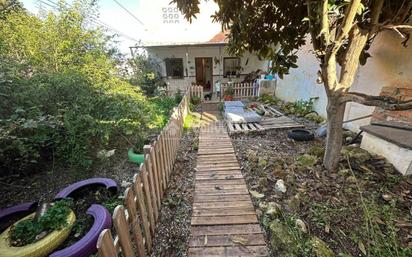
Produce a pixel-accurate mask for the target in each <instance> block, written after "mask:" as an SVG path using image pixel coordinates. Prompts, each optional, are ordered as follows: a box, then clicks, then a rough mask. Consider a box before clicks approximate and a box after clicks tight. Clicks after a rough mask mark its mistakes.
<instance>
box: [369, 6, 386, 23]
mask: <svg viewBox="0 0 412 257" xmlns="http://www.w3.org/2000/svg"><path fill="white" fill-rule="evenodd" d="M383 2H384V0H374V1H373V3H372V11H371V13H372V14H371V25H372V26H375V25H376V24H378V22H379V16H380V14H381V11H382V6H383Z"/></svg>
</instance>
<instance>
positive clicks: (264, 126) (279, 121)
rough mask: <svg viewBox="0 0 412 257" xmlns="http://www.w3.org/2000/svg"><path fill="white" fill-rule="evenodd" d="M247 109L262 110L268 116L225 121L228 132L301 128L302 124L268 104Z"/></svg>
mask: <svg viewBox="0 0 412 257" xmlns="http://www.w3.org/2000/svg"><path fill="white" fill-rule="evenodd" d="M249 110H252V111H257V110H262V111H265V112H268V113H269V116H267V117H263V118H262V121H261V122H259V123H257V122H252V123H243V124H234V123H231V122H229V121H228V122H227V127H228V130H229V134H231V135H232V134H238V133H248V132H262V131H266V130H269V129H284V128H302V127H304V125H302V124H299V123H297V122H296V121H294V120H292V119H291V118H288V117H286V116H285V115H284V114H283V113H281V112H280V111H278V110H276V109H274V108H273V107H270V106H268V105H262V104H258V105H257V106H256V107H253V108H249Z"/></svg>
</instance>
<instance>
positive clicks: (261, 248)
mask: <svg viewBox="0 0 412 257" xmlns="http://www.w3.org/2000/svg"><path fill="white" fill-rule="evenodd" d="M197 256H202V257H218V256H248V257H249V256H250V257H252V256H268V252H267V248H266V242H265V239H264V236H263V233H262V230H261V228H260V225H259V222H258V220H257V217H256V213H255V210H254V208H253V205H252V201H251V199H250V196H249V192H248V189H247V187H246V183H245V181H244V179H243V176H242V173H241V172H240V167H239V163H238V162H237V159H236V156H235V153H234V149H233V146H232V143H231V140H230V137H229V135H228V133H227V129H226V128H225V127H224V125H223V122H222V121H217V122H213V123H210V124H209V125H207V126H205V127H202V128H201V130H200V135H199V151H198V157H197V172H196V180H195V193H194V203H193V214H192V221H191V237H190V241H189V257H197Z"/></svg>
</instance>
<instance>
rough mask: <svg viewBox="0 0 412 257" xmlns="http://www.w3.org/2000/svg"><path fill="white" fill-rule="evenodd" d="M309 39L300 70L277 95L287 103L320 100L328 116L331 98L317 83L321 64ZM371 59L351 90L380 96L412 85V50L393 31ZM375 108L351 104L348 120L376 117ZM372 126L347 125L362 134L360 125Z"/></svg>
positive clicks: (382, 36) (361, 122)
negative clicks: (387, 90) (388, 89)
mask: <svg viewBox="0 0 412 257" xmlns="http://www.w3.org/2000/svg"><path fill="white" fill-rule="evenodd" d="M312 51H313V49H312V46H311V44H310V41H309V40H308V42H307V44H306V45H305V46H303V47H302V48H301V49H300V50H299V52H298V55H299V59H298V63H297V64H298V66H299V67H298V68H296V69H291V70H290V74H289V75H286V76H285V77H284V78H283V79H282V80H279V81H278V84H277V88H276V95H277V96H278V97H279V98H281V99H283V100H286V101H296V100H298V99H308V98H309V97H316V96H317V97H319V99H318V100H316V101H315V103H314V109H315V110H316V111H317V112H318V113H319V114H320V115H322V116H324V117H326V105H327V98H326V94H325V91H324V88H323V85H319V84H317V83H316V79H317V71H318V70H319V69H320V68H319V62H318V61H317V60H316V58H315V57H314V54H313V52H312ZM369 52H370V54H371V55H372V57H371V58H369V59H368V61H367V63H366V65H364V66H361V67H360V68H359V70H358V73H357V75H356V77H355V80H354V83H353V85H352V88H351V90H352V91H356V92H361V93H366V94H372V95H379V94H380V92H381V90H382V87H384V86H395V87H397V86H403V87H404V85H406V84H408V85H410V84H412V58H411V57H412V47H411V46H408V47H407V48H404V47H402V45H401V40H400V39H399V37H398V36H397V35H396V34H395V33H392V32H385V33H381V34H380V35H379V36H378V37H377V38H376V39H375V42H374V44H373V47H372V48H371V49H370V51H369ZM374 109H375V108H374V107H368V106H363V105H361V104H357V103H348V104H347V106H346V113H345V120H348V119H353V118H356V117H360V116H364V115H369V114H372V112H373V110H374ZM369 123H370V119H363V120H359V121H355V122H351V123H347V124H346V125H345V126H346V127H347V128H348V129H351V130H353V131H358V130H359V127H360V126H363V125H367V124H369Z"/></svg>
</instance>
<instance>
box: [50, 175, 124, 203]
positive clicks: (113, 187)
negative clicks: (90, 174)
mask: <svg viewBox="0 0 412 257" xmlns="http://www.w3.org/2000/svg"><path fill="white" fill-rule="evenodd" d="M99 185H100V186H105V187H106V188H107V189H108V190H109V191H110V192H112V193H113V194H115V193H117V192H118V190H119V188H118V186H117V183H116V181H114V180H113V179H109V178H90V179H85V180H82V181H79V182H76V183H73V184H71V185H69V186H67V187H65V188H63V190H61V191H60V192H59V193H58V194H57V195H56V196H55V197H54V200H60V199H63V198H67V197H72V196H73V194H74V193H75V192H76V191H78V190H80V189H82V188H85V187H88V186H90V187H92V186H99Z"/></svg>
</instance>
